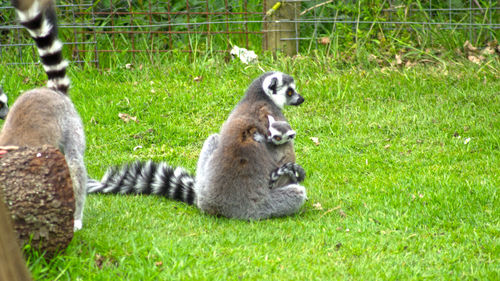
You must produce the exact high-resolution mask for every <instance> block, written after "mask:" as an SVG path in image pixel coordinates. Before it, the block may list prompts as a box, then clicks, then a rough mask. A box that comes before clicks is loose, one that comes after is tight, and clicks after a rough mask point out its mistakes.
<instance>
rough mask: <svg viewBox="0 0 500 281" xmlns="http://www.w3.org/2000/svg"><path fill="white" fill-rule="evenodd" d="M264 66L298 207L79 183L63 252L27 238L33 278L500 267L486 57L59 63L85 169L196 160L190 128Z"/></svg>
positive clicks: (465, 274)
mask: <svg viewBox="0 0 500 281" xmlns="http://www.w3.org/2000/svg"><path fill="white" fill-rule="evenodd" d="M273 69H274V70H281V71H284V72H287V73H290V74H292V75H293V76H294V77H295V79H296V82H297V85H298V90H299V92H300V93H301V94H302V95H303V96H304V97H305V99H306V101H305V103H303V105H301V106H300V107H293V108H287V109H286V110H285V115H286V116H287V117H288V119H289V122H290V123H291V125H292V127H293V128H294V129H295V130H296V131H297V138H296V141H295V147H296V153H297V162H298V163H299V164H301V165H302V166H303V167H304V168H305V170H306V171H307V177H306V180H305V182H304V185H305V186H306V188H307V190H308V197H309V200H308V202H306V204H305V205H304V207H303V208H302V211H301V212H300V213H299V214H297V215H296V216H292V217H287V218H278V219H271V220H265V221H254V222H246V221H237V220H229V219H225V218H217V217H212V216H208V215H205V214H203V213H201V212H200V211H199V210H198V209H196V207H193V206H187V205H184V204H182V203H178V202H174V201H170V200H167V199H165V198H158V197H154V196H109V195H108V196H103V195H90V196H88V199H87V205H86V209H85V217H84V228H83V230H81V231H79V232H77V233H76V234H75V237H74V239H73V241H72V242H71V244H70V246H69V248H68V249H67V250H66V251H65V252H63V253H61V254H60V255H58V256H57V257H56V258H55V259H53V260H52V261H49V262H46V261H44V260H43V259H41V258H40V257H39V254H38V253H36V252H30V251H28V255H27V257H28V260H29V266H30V269H31V271H32V273H33V276H34V278H35V279H43V280H56V279H57V280H178V279H179V280H240V279H241V280H332V279H351V280H373V279H380V280H407V279H416V280H420V279H430V280H436V279H438V280H439V279H441V280H499V279H500V219H499V218H500V200H499V192H498V190H499V186H500V178H499V173H500V150H499V148H500V79H499V78H500V71H499V63H498V59H497V60H496V61H495V60H493V61H489V62H487V63H485V64H483V65H482V66H478V65H475V64H471V63H468V62H463V63H461V62H458V63H457V62H454V63H452V62H450V63H447V64H439V65H419V66H415V67H412V68H391V67H386V68H380V67H374V68H361V67H346V66H342V67H338V66H337V65H336V64H335V63H334V62H332V61H328V59H322V60H318V59H310V58H306V57H299V58H296V59H283V60H272V59H264V61H263V62H261V63H260V64H258V65H251V66H246V65H242V64H241V63H239V62H229V63H225V62H224V61H223V60H222V59H218V58H215V59H204V58H198V59H196V60H195V61H194V62H193V61H192V60H188V59H179V60H178V61H176V60H174V59H166V60H165V61H164V62H163V63H162V64H161V65H156V66H146V65H144V66H140V65H134V67H133V68H132V69H127V68H126V67H125V65H123V66H119V67H113V68H112V69H111V70H102V71H98V70H96V69H93V68H88V67H83V68H78V67H73V68H72V70H71V71H70V76H71V77H72V85H73V87H72V90H71V96H72V97H73V100H74V102H75V104H76V107H77V108H78V110H79V112H80V114H81V116H82V119H83V122H84V124H85V130H86V134H87V154H86V163H87V167H88V171H89V174H90V176H91V177H94V178H100V177H101V176H102V175H103V173H104V171H105V169H106V168H107V167H108V166H109V165H112V164H120V163H123V162H129V161H133V160H136V159H153V160H156V161H167V162H169V163H170V164H172V165H181V166H184V167H186V168H187V169H188V170H190V171H192V172H195V166H196V161H197V157H198V154H199V152H200V149H201V146H202V144H203V141H204V139H205V138H207V137H208V136H209V135H210V134H212V133H214V132H217V131H218V130H219V128H220V126H221V124H222V123H223V121H224V120H225V118H226V117H227V116H228V114H229V112H230V111H231V109H232V108H233V107H234V105H235V104H236V103H237V102H238V100H239V99H240V98H241V96H242V95H243V93H244V91H245V89H246V87H247V86H248V85H249V84H250V82H251V81H252V80H253V79H254V78H255V77H257V76H259V75H260V74H261V73H262V70H266V71H267V70H273ZM0 77H4V85H3V86H4V90H5V91H6V92H8V93H9V94H10V96H11V97H14V96H16V95H17V92H18V91H20V90H23V89H29V88H32V87H34V86H39V85H42V84H43V83H42V82H43V81H44V80H45V76H44V74H43V72H42V70H41V69H39V67H38V66H30V67H26V68H24V69H22V68H13V67H4V66H2V67H1V68H0ZM119 113H126V114H128V115H130V116H132V117H136V118H137V122H135V121H129V122H124V120H122V119H120V118H119V117H118V114H119ZM315 138H317V139H315Z"/></svg>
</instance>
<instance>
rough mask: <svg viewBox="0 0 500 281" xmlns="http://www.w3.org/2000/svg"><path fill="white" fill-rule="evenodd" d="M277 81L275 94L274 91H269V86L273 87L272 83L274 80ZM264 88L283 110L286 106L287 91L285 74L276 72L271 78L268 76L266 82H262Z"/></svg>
mask: <svg viewBox="0 0 500 281" xmlns="http://www.w3.org/2000/svg"><path fill="white" fill-rule="evenodd" d="M274 78H276V79H277V83H276V94H274V93H273V90H271V89H269V86H270V85H271V82H272V81H273V79H274ZM262 88H263V89H264V92H265V93H266V94H267V96H268V97H269V98H271V100H272V101H273V102H274V103H275V104H276V105H277V106H278V107H279V108H283V106H285V104H286V90H287V87H284V85H283V73H281V72H275V73H273V74H271V75H269V76H267V77H266V78H265V79H264V81H263V82H262Z"/></svg>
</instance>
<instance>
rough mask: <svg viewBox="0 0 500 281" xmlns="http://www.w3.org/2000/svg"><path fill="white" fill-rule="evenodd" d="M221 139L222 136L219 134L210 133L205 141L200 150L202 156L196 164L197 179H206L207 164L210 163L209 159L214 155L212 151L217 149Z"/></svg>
mask: <svg viewBox="0 0 500 281" xmlns="http://www.w3.org/2000/svg"><path fill="white" fill-rule="evenodd" d="M219 139H220V136H219V134H213V135H210V136H209V137H208V138H207V139H206V140H205V142H204V143H203V147H202V149H201V152H200V157H199V158H198V163H197V165H196V178H197V179H204V178H205V174H206V173H205V171H206V168H207V167H206V165H207V163H208V160H209V159H210V157H211V156H212V153H213V152H214V151H215V150H216V149H217V147H218V146H219Z"/></svg>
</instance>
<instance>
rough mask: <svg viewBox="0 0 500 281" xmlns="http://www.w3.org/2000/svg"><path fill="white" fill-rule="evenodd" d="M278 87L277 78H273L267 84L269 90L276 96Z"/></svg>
mask: <svg viewBox="0 0 500 281" xmlns="http://www.w3.org/2000/svg"><path fill="white" fill-rule="evenodd" d="M277 86H278V78H276V77H274V78H273V79H271V83H269V89H271V90H273V94H276V87H277Z"/></svg>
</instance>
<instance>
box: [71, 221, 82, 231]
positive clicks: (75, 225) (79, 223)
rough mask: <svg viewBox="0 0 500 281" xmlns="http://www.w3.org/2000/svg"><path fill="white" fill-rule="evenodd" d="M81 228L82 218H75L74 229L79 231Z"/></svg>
mask: <svg viewBox="0 0 500 281" xmlns="http://www.w3.org/2000/svg"><path fill="white" fill-rule="evenodd" d="M80 229H82V220H75V221H74V226H73V231H78V230H80Z"/></svg>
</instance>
